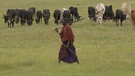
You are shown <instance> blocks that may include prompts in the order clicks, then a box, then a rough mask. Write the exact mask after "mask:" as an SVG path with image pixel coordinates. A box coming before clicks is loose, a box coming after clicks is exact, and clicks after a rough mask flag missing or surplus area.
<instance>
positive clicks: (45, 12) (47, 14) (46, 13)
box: [43, 9, 50, 25]
mask: <svg viewBox="0 0 135 76" xmlns="http://www.w3.org/2000/svg"><path fill="white" fill-rule="evenodd" d="M43 19H44V22H45V24H46V25H48V23H49V19H50V11H49V9H44V10H43Z"/></svg>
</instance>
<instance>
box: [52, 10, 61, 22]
mask: <svg viewBox="0 0 135 76" xmlns="http://www.w3.org/2000/svg"><path fill="white" fill-rule="evenodd" d="M60 13H61V11H60V10H59V9H56V10H54V13H53V17H54V18H55V20H54V23H56V24H58V23H59V20H60Z"/></svg>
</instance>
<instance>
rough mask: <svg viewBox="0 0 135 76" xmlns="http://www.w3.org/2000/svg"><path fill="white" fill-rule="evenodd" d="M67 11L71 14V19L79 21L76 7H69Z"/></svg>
mask: <svg viewBox="0 0 135 76" xmlns="http://www.w3.org/2000/svg"><path fill="white" fill-rule="evenodd" d="M69 10H70V13H71V18H72V19H73V17H74V19H75V20H77V21H78V20H79V19H80V17H81V16H79V13H78V8H77V7H72V6H71V7H69Z"/></svg>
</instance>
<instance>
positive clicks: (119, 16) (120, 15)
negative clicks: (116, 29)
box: [115, 9, 126, 26]
mask: <svg viewBox="0 0 135 76" xmlns="http://www.w3.org/2000/svg"><path fill="white" fill-rule="evenodd" d="M115 14H116V16H115V22H116V23H117V22H118V23H117V26H118V25H119V20H120V25H121V26H122V22H123V20H126V14H124V13H123V12H122V11H121V10H120V9H117V10H116V12H115Z"/></svg>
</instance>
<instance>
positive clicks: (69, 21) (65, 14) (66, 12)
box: [63, 10, 73, 25]
mask: <svg viewBox="0 0 135 76" xmlns="http://www.w3.org/2000/svg"><path fill="white" fill-rule="evenodd" d="M65 18H66V19H68V23H69V24H70V25H72V22H73V21H72V19H71V15H70V11H69V10H65V11H64V12H63V19H65Z"/></svg>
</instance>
